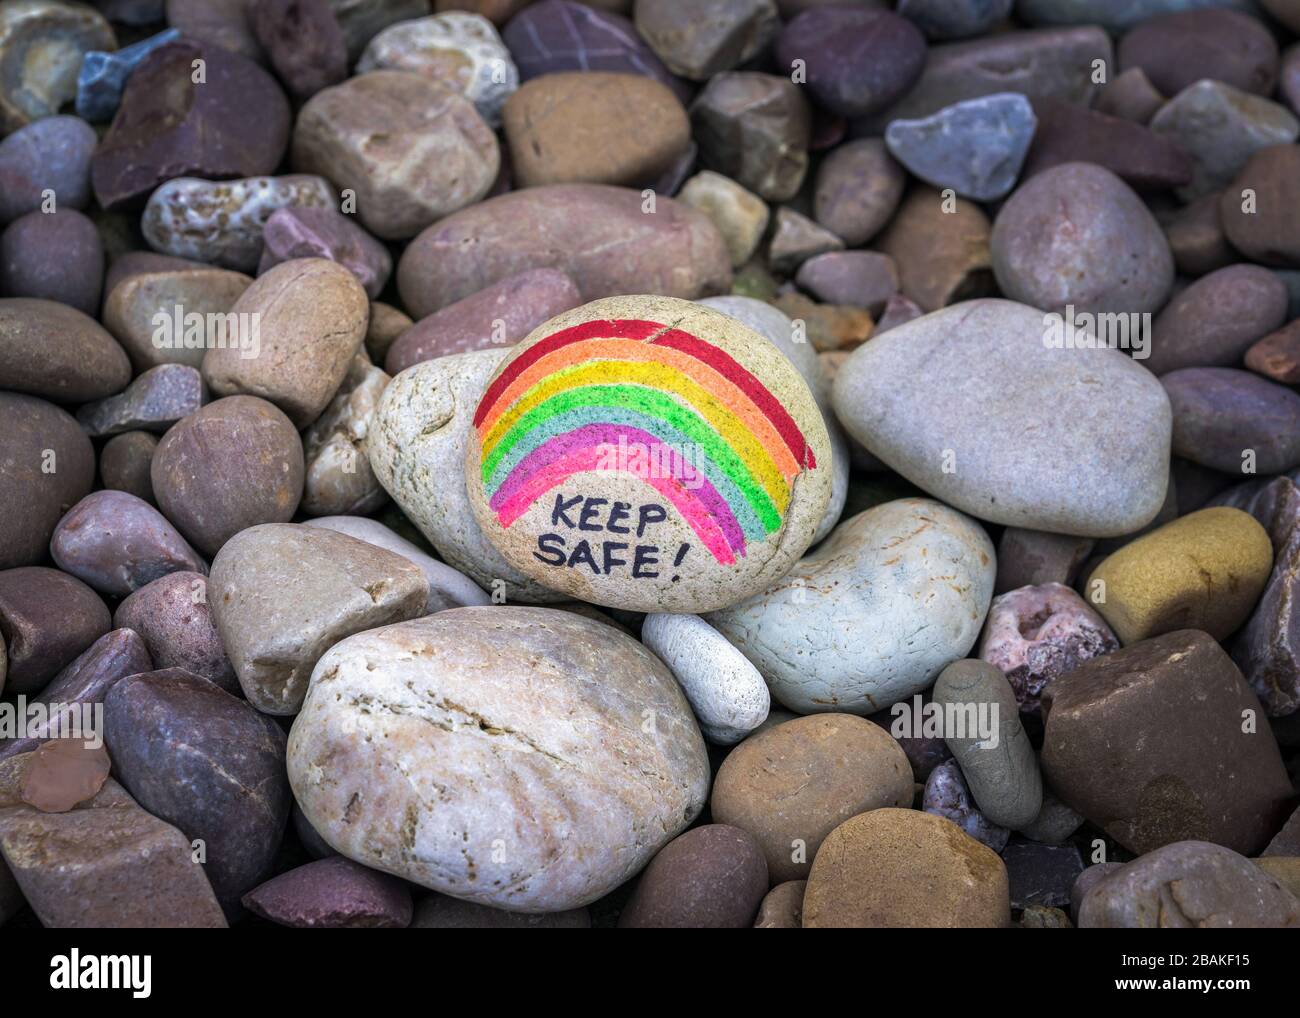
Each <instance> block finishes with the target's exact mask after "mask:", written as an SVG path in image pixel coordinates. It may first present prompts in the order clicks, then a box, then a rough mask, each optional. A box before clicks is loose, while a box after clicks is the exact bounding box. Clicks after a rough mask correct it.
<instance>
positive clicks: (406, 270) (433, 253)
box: [397, 184, 731, 319]
mask: <svg viewBox="0 0 1300 1018" xmlns="http://www.w3.org/2000/svg"><path fill="white" fill-rule="evenodd" d="M644 201H645V199H644V198H643V197H642V195H641V192H640V191H634V190H631V189H630V188H625V187H612V186H609V185H607V184H551V185H548V186H545V187H529V188H525V189H524V190H522V191H512V192H510V193H509V194H503V195H499V196H498V197H496V198H490V199H489V200H487V201H485V202H480V203H479V204H477V205H474V206H472V207H470V208H467V209H462V210H461V211H460V212H457V213H456V214H455V215H451V216H448V217H447V218H446V219H443V220H441V221H440V222H437V223H434V224H433V225H432V226H431V227H429V228H428V229H427V230H425V231H424V232H423V233H421V234H420V235H419V236H418V237H416V238H415V240H413V241H412V242H411V243H410V244H409V245H408V246H407V248H406V251H405V253H404V254H403V255H402V259H401V261H400V262H399V263H398V266H397V288H398V290H399V291H400V293H401V295H402V303H403V305H404V306H405V307H406V310H407V311H409V312H410V313H411V315H412V316H414V317H415V318H417V319H418V318H423V317H424V316H425V315H430V314H432V313H433V312H435V311H437V310H438V309H439V308H443V307H446V306H447V305H448V304H451V303H453V302H454V301H458V300H460V299H461V298H463V297H468V296H469V295H470V294H472V293H477V292H478V291H479V290H482V289H484V288H485V287H488V286H491V285H492V284H493V283H495V282H497V281H498V280H501V279H505V278H506V277H507V276H513V275H516V274H517V273H520V272H524V271H525V270H527V269H539V268H553V269H560V270H561V271H564V272H567V273H568V274H569V275H570V276H571V277H572V278H573V281H574V282H575V283H576V284H577V285H578V289H579V290H580V291H581V292H582V296H583V297H584V298H585V299H586V300H595V299H596V298H598V297H609V296H612V295H614V294H620V293H661V294H665V295H667V296H669V297H684V298H686V299H688V300H693V299H694V298H696V297H704V296H708V295H709V294H714V293H723V292H725V291H726V290H727V288H728V287H729V286H730V285H731V257H730V255H728V254H727V245H726V243H725V242H724V241H723V239H722V235H721V234H720V233H718V228H717V227H716V226H714V225H713V222H712V221H711V220H710V219H709V218H708V216H706V215H704V213H702V212H697V211H696V210H695V209H693V208H691V207H690V206H688V205H684V204H682V203H681V202H678V201H674V200H673V199H671V198H664V197H659V198H657V199H656V202H655V213H654V215H646V214H645V212H644V210H643V208H642V203H643V202H644Z"/></svg>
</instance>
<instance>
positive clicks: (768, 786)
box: [709, 714, 912, 882]
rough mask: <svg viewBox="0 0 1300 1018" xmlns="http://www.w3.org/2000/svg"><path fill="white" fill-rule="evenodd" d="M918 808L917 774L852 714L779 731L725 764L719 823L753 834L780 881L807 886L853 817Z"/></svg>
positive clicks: (749, 742)
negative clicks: (819, 859) (819, 858)
mask: <svg viewBox="0 0 1300 1018" xmlns="http://www.w3.org/2000/svg"><path fill="white" fill-rule="evenodd" d="M911 802H912V768H911V765H910V764H909V763H908V761H907V757H906V756H905V755H904V754H903V751H902V750H901V749H900V748H899V746H898V743H897V742H896V741H895V740H894V739H893V738H892V737H891V736H890V735H889V734H888V733H887V732H885V731H884V729H882V728H880V727H879V726H877V725H874V724H872V723H871V722H870V721H866V720H864V719H862V718H858V717H855V716H853V715H851V714H820V715H817V716H815V717H806V718H796V719H795V720H793V721H787V722H785V723H784V724H778V725H776V726H774V727H772V728H769V729H766V730H764V731H762V732H760V733H757V734H755V735H753V736H752V737H750V738H748V739H746V740H745V741H744V742H743V743H741V744H740V745H739V746H737V747H736V748H735V749H734V750H732V751H731V752H730V753H729V754H727V758H726V759H725V760H724V761H723V763H722V767H721V768H720V769H719V770H718V774H717V778H716V780H715V782H714V785H713V794H712V798H711V799H710V802H709V807H710V810H711V811H712V815H713V819H714V820H715V821H717V822H718V823H723V824H731V825H732V826H734V827H739V828H741V829H742V830H745V831H748V832H749V833H750V834H751V835H753V836H754V837H755V838H756V839H757V841H758V844H759V845H760V847H761V848H762V852H763V855H764V857H765V858H766V859H767V872H768V874H769V875H770V877H771V879H772V881H773V882H780V881H783V880H802V879H804V878H805V877H807V876H808V870H809V867H810V866H811V865H812V860H813V859H814V857H815V856H816V855H817V852H818V849H819V848H820V847H821V844H822V842H823V841H824V840H825V838H826V836H827V835H828V834H830V832H831V831H832V830H833V829H834V828H835V827H836V826H837V825H839V824H840V823H842V822H843V821H845V820H847V819H848V818H849V817H852V816H856V815H857V814H859V813H865V812H867V811H868V810H872V809H879V808H881V807H885V806H898V807H905V806H908V805H910V804H911Z"/></svg>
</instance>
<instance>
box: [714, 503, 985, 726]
mask: <svg viewBox="0 0 1300 1018" xmlns="http://www.w3.org/2000/svg"><path fill="white" fill-rule="evenodd" d="M994 569H995V567H994V563H993V545H992V543H991V542H990V541H989V539H988V537H987V536H986V535H985V533H984V532H983V530H981V529H980V528H979V526H978V525H977V524H975V523H974V522H973V521H972V520H970V519H968V518H967V517H965V516H963V515H961V514H960V513H958V512H954V511H953V510H952V509H949V508H947V507H946V506H943V505H940V504H939V503H937V502H933V501H930V500H928V499H912V498H909V499H900V500H898V501H896V502H889V503H886V504H884V505H880V506H877V507H876V508H874V509H871V510H868V511H867V512H865V513H860V514H859V515H857V516H854V517H852V518H851V519H848V520H846V521H845V522H843V523H841V524H840V525H839V526H838V527H837V528H836V529H835V530H834V531H833V532H832V533H831V535H830V537H828V538H827V539H826V540H825V541H823V542H822V543H821V544H819V545H818V546H817V547H816V548H815V549H814V550H813V551H812V553H811V554H810V555H808V556H807V557H806V558H804V559H802V560H800V562H799V563H798V564H797V565H796V566H795V567H794V568H793V569H792V570H790V572H789V573H788V575H786V576H785V577H784V579H782V580H781V581H780V582H779V583H777V584H775V585H773V586H772V587H769V588H768V589H767V590H766V591H765V592H764V593H762V594H759V595H758V596H756V597H753V598H751V599H750V600H748V601H744V602H742V603H740V604H737V605H735V606H733V607H731V608H727V609H725V610H723V611H718V612H713V613H711V614H709V615H708V616H707V620H708V621H709V622H710V623H712V624H713V625H714V626H715V627H717V628H718V629H719V630H721V631H722V633H723V635H724V636H726V637H727V639H729V640H730V641H731V642H732V643H734V644H735V645H736V646H737V647H738V648H739V649H740V651H741V653H743V654H744V655H745V656H746V657H747V658H749V660H750V661H752V662H753V663H754V666H755V667H756V668H758V670H759V671H760V672H761V673H762V675H763V677H764V678H765V679H766V680H767V682H768V685H769V686H770V688H771V690H772V694H773V696H774V697H775V698H776V699H777V700H779V701H780V702H781V703H783V704H785V705H786V706H787V707H790V708H791V709H793V710H797V711H802V712H805V713H811V712H823V711H844V712H848V713H853V714H870V713H874V712H875V711H878V710H883V709H884V708H886V707H888V706H890V705H891V704H893V703H896V702H897V701H899V700H902V699H904V698H905V697H908V696H911V695H912V694H914V693H918V692H920V691H921V690H922V689H924V688H925V687H926V686H928V685H930V683H931V682H933V681H934V678H935V676H937V675H938V674H939V672H940V671H941V670H942V669H943V668H944V667H945V666H947V665H948V664H950V663H951V662H952V661H955V660H957V659H958V658H961V657H964V656H965V655H966V654H967V653H968V652H969V651H970V649H971V648H972V647H973V646H974V645H975V640H976V638H977V637H978V635H979V629H980V626H981V625H982V624H983V621H984V614H985V612H986V611H987V610H988V604H989V600H990V598H991V597H992V595H993V576H994ZM832 606H833V609H832Z"/></svg>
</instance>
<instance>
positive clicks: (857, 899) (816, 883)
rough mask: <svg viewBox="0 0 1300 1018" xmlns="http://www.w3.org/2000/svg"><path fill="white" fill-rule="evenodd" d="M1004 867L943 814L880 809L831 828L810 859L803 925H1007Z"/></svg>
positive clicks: (1007, 909)
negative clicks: (820, 846)
mask: <svg viewBox="0 0 1300 1018" xmlns="http://www.w3.org/2000/svg"><path fill="white" fill-rule="evenodd" d="M1010 922H1011V908H1010V899H1009V891H1008V887H1007V870H1006V867H1005V866H1003V865H1002V860H1001V859H999V858H998V857H997V856H996V855H995V854H994V853H993V852H992V851H991V850H990V849H989V848H987V847H986V846H984V845H981V844H980V843H979V842H978V841H976V840H975V839H974V838H971V837H969V836H968V835H966V834H963V833H962V831H961V829H960V828H959V827H957V825H956V824H954V823H952V822H951V821H949V820H945V819H943V818H942V817H937V816H933V815H931V814H929V813H922V812H920V811H919V810H910V809H877V810H872V811H871V812H870V813H862V814H860V815H858V816H856V817H853V818H851V819H849V820H846V821H845V822H844V823H842V824H840V826H839V827H837V828H835V830H833V831H832V832H831V833H830V835H829V836H828V837H827V839H826V841H825V842H824V843H823V846H822V850H821V851H820V852H819V853H818V854H817V858H816V860H814V862H813V867H812V872H811V873H810V874H809V875H808V889H807V891H806V892H805V894H804V902H803V925H804V928H805V929H808V928H810V927H811V928H818V927H899V926H904V927H917V926H940V927H963V928H968V927H994V928H996V927H1005V926H1008V925H1009V924H1010Z"/></svg>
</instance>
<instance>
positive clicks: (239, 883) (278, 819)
mask: <svg viewBox="0 0 1300 1018" xmlns="http://www.w3.org/2000/svg"><path fill="white" fill-rule="evenodd" d="M104 731H105V741H106V742H107V744H108V751H109V753H110V755H111V756H112V758H113V766H114V770H115V771H116V772H117V773H118V774H119V775H120V776H121V779H122V783H123V784H124V785H125V786H126V787H127V789H128V790H129V791H130V792H131V794H132V795H133V796H134V797H135V798H136V800H137V801H138V802H139V803H140V804H141V805H142V806H144V807H145V809H147V810H148V811H149V812H150V813H152V814H154V816H156V817H158V818H159V819H162V820H166V821H167V822H168V823H172V824H175V825H176V826H177V827H178V828H180V830H181V831H182V832H183V833H184V834H185V836H186V837H187V838H191V839H197V840H200V841H202V842H203V844H204V850H205V851H204V856H203V861H204V869H205V871H206V872H207V875H208V879H209V880H210V881H211V882H212V889H213V891H215V892H216V895H217V899H218V900H219V901H220V902H221V903H222V905H223V906H224V907H226V908H227V909H230V908H232V907H233V906H234V905H235V904H236V903H237V902H238V900H239V897H240V896H241V895H242V894H243V893H244V892H245V891H247V890H249V889H250V888H251V887H254V886H255V885H256V884H258V883H259V882H260V881H261V880H263V879H265V877H266V875H267V872H268V871H269V870H270V868H271V864H272V862H273V861H274V859H275V855H276V851H277V850H278V849H279V847H280V839H281V838H282V837H283V835H284V830H285V826H286V825H287V824H288V821H289V803H290V794H289V783H288V781H287V780H286V778H285V771H284V747H285V736H284V732H282V731H281V730H280V726H279V725H277V724H276V723H275V721H274V720H272V719H271V718H268V717H263V716H262V715H260V714H258V713H257V711H255V710H253V708H252V707H250V706H249V705H248V704H246V703H243V702H242V701H240V700H237V699H236V698H235V697H233V696H231V695H230V694H229V693H227V692H225V691H224V690H221V689H219V688H218V687H217V686H215V685H213V684H212V683H211V682H209V681H208V680H207V679H203V678H200V677H199V676H197V675H191V674H190V673H189V672H186V671H183V670H181V669H178V668H174V669H170V670H168V671H161V672H145V673H143V674H141V675H132V676H128V677H127V678H125V679H122V680H120V681H119V682H117V683H116V684H115V685H114V686H113V688H112V690H110V691H109V693H108V695H107V696H106V697H105V698H104Z"/></svg>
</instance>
